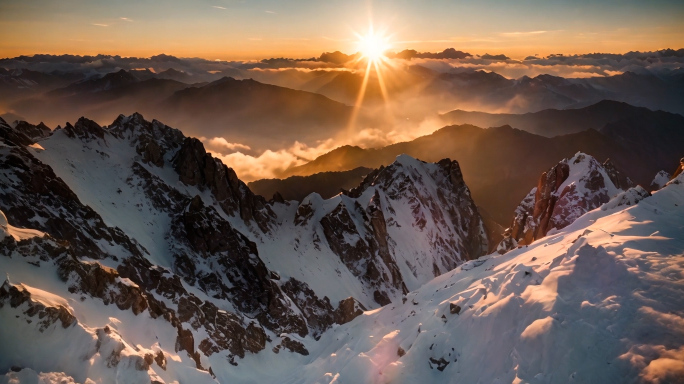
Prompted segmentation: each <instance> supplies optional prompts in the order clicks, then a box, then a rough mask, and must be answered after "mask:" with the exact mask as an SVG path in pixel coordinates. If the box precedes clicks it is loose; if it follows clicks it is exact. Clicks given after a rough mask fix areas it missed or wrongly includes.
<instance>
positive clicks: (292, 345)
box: [282, 336, 309, 356]
mask: <svg viewBox="0 0 684 384" xmlns="http://www.w3.org/2000/svg"><path fill="white" fill-rule="evenodd" d="M282 346H283V347H284V348H287V349H289V350H290V351H292V352H296V353H299V354H300V355H302V356H309V351H308V350H307V349H306V347H304V344H302V343H300V342H299V341H297V340H293V339H291V338H289V337H288V336H285V337H283V340H282Z"/></svg>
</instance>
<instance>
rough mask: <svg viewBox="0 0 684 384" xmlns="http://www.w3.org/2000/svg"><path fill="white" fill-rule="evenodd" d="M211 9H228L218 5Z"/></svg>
mask: <svg viewBox="0 0 684 384" xmlns="http://www.w3.org/2000/svg"><path fill="white" fill-rule="evenodd" d="M211 7H212V8H216V9H228V8H226V7H222V6H220V5H212V6H211Z"/></svg>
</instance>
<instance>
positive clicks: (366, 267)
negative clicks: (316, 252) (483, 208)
mask: <svg viewBox="0 0 684 384" xmlns="http://www.w3.org/2000/svg"><path fill="white" fill-rule="evenodd" d="M293 222H294V223H295V225H296V226H298V227H302V229H303V232H304V234H303V235H302V236H300V239H301V241H302V242H311V243H313V244H314V246H316V247H318V248H319V249H324V248H326V247H327V248H329V249H330V251H331V252H332V253H333V254H334V255H335V256H336V257H337V258H338V259H339V260H341V262H342V263H343V264H344V265H345V266H346V268H347V269H348V270H349V271H350V272H351V273H352V274H353V275H354V276H356V277H357V278H358V279H359V280H360V281H361V282H362V290H363V291H364V292H366V294H367V296H368V297H369V298H372V301H371V302H370V303H369V305H373V304H375V305H377V304H380V305H385V304H388V303H389V302H391V301H394V300H397V299H398V298H400V297H401V296H402V295H403V294H405V293H407V291H408V290H410V289H415V287H417V286H420V284H422V283H424V282H426V281H428V280H430V279H432V278H434V277H435V276H439V275H440V274H442V273H444V272H446V271H449V270H451V269H453V268H455V267H456V266H457V265H458V264H459V263H461V262H464V261H467V260H471V259H474V258H477V257H479V256H480V255H482V254H484V253H486V251H487V242H488V240H487V236H486V232H485V229H484V224H483V222H482V218H481V217H480V215H479V213H478V211H477V208H476V206H475V204H474V203H473V201H472V199H471V198H470V192H469V191H468V188H467V186H466V185H465V183H464V182H463V177H462V175H461V172H460V168H459V166H458V163H457V162H455V161H451V160H448V159H445V160H443V161H440V162H439V163H437V164H428V163H424V162H421V161H419V160H416V159H413V158H411V157H409V156H399V157H398V158H397V160H396V161H395V162H394V163H393V164H391V165H389V166H388V167H382V168H380V169H378V170H376V171H373V172H371V173H370V174H369V175H368V176H367V177H366V178H365V180H364V181H363V182H362V183H361V185H360V186H359V187H357V188H355V189H353V190H351V191H349V192H347V193H346V194H344V195H339V196H336V197H334V198H332V199H330V200H325V201H324V200H322V199H320V196H318V195H315V194H314V195H312V196H309V197H307V198H306V199H304V201H303V202H302V203H301V204H300V205H299V206H298V208H297V211H296V215H295V218H294V220H293ZM321 235H322V236H321ZM323 239H324V240H325V241H322V240H323ZM373 302H374V303H373Z"/></svg>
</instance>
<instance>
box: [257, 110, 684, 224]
mask: <svg viewBox="0 0 684 384" xmlns="http://www.w3.org/2000/svg"><path fill="white" fill-rule="evenodd" d="M616 111H617V112H616ZM548 114H560V115H562V116H563V117H564V118H565V119H566V121H568V122H567V123H560V124H561V127H565V128H563V129H567V130H568V131H572V130H575V129H577V127H578V126H579V124H580V123H579V122H581V121H583V119H587V116H594V117H593V119H596V120H598V121H601V119H603V121H609V122H608V123H606V124H604V125H603V126H602V127H601V128H599V129H598V130H596V129H587V130H584V131H581V132H576V133H572V134H567V135H562V136H555V137H544V136H540V135H536V134H533V133H530V132H526V131H523V130H519V129H516V128H513V127H511V126H508V125H504V126H500V127H494V128H479V127H476V126H473V125H467V124H465V125H456V126H448V127H445V128H442V129H440V130H438V131H436V132H434V133H433V134H431V135H427V136H423V137H420V138H418V139H415V140H412V141H409V142H403V143H397V144H393V145H389V146H386V147H382V148H376V149H363V148H359V147H354V146H343V147H340V148H337V149H335V150H333V151H331V152H328V153H326V154H324V155H322V156H320V157H318V158H317V159H315V160H313V161H311V162H309V163H307V164H304V165H301V166H298V167H293V168H291V169H289V170H287V171H286V172H285V175H284V176H291V175H312V174H314V173H319V172H327V171H345V170H350V169H354V168H357V167H369V168H375V167H379V166H381V165H387V164H389V163H391V162H392V161H393V159H394V158H395V157H396V156H397V155H399V154H402V153H406V154H409V155H411V156H414V157H416V158H419V159H421V160H424V161H438V160H439V159H442V158H445V157H449V158H452V159H456V160H458V162H459V164H461V168H462V169H463V175H464V179H465V180H466V182H467V183H468V185H469V187H470V189H471V192H472V193H473V198H474V200H475V202H476V203H477V204H478V205H480V206H482V207H484V208H485V209H486V210H487V212H489V213H490V214H491V215H492V216H493V218H494V219H495V220H496V221H497V222H499V223H500V224H502V225H506V221H507V220H508V219H509V213H510V212H512V211H513V209H514V208H515V206H516V205H517V204H518V203H519V202H520V200H521V199H522V198H523V197H524V196H525V194H526V193H527V192H528V191H529V188H528V187H529V185H532V184H534V183H535V181H536V179H537V177H538V175H539V174H540V173H541V172H543V171H544V170H545V169H548V168H549V167H551V166H552V165H553V164H555V163H556V162H557V160H556V159H557V158H558V157H567V158H569V157H572V155H573V154H574V153H576V152H577V151H583V152H585V153H588V154H590V155H592V156H594V157H596V158H597V159H598V160H599V161H604V160H606V159H607V158H610V159H611V160H612V161H613V163H614V164H615V165H616V167H618V169H621V170H623V171H624V172H625V173H626V174H628V175H630V177H632V178H633V179H634V182H636V183H638V184H641V185H644V186H648V185H650V183H651V181H652V180H653V177H654V176H655V174H656V173H657V172H658V171H660V170H667V171H668V172H669V171H670V170H669V169H668V167H671V166H672V164H675V163H676V162H677V161H678V159H679V158H680V157H682V155H684V149H682V146H681V143H684V117H683V116H681V115H677V114H671V113H664V112H654V111H650V110H648V109H645V108H635V107H631V106H627V105H624V104H622V103H616V102H601V103H599V104H597V105H594V106H590V107H587V108H583V109H575V110H566V111H545V112H544V113H540V114H530V115H525V116H526V118H527V120H524V121H527V122H528V126H530V127H536V126H543V124H541V123H536V122H534V117H535V116H542V117H546V116H547V115H548ZM620 114H622V117H619V116H620ZM607 116H608V117H614V118H607ZM559 118H560V116H559ZM573 122H574V123H573ZM535 124H536V125H535ZM596 126H598V125H596ZM271 185H272V186H273V187H272V188H276V189H278V188H279V189H278V190H279V191H280V192H281V193H288V192H286V191H287V184H281V185H280V186H277V187H276V185H275V183H273V182H272V183H271ZM502 185H506V190H505V192H504V191H502V190H501V187H502Z"/></svg>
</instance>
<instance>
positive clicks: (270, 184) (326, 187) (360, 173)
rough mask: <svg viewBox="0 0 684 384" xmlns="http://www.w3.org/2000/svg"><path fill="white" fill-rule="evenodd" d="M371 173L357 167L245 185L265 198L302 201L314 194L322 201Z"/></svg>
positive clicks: (353, 185) (258, 181)
mask: <svg viewBox="0 0 684 384" xmlns="http://www.w3.org/2000/svg"><path fill="white" fill-rule="evenodd" d="M371 171H372V169H370V168H364V167H358V168H355V169H352V170H349V171H341V172H321V173H315V174H313V175H310V176H291V177H288V178H286V179H261V180H257V181H252V182H250V183H247V185H248V186H249V189H251V190H252V191H253V192H254V193H256V194H257V195H261V196H265V197H270V196H274V195H275V194H278V195H279V196H280V198H282V199H285V200H297V201H302V199H304V198H305V197H306V196H308V195H310V194H311V193H314V192H316V193H318V194H319V195H321V197H323V198H324V199H328V198H331V197H333V196H335V195H337V194H338V193H340V192H341V191H342V190H348V189H352V188H354V187H356V186H357V185H358V184H359V182H360V181H361V180H363V178H364V177H365V176H366V175H368V174H369V173H370V172H371ZM280 191H282V193H280Z"/></svg>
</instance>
